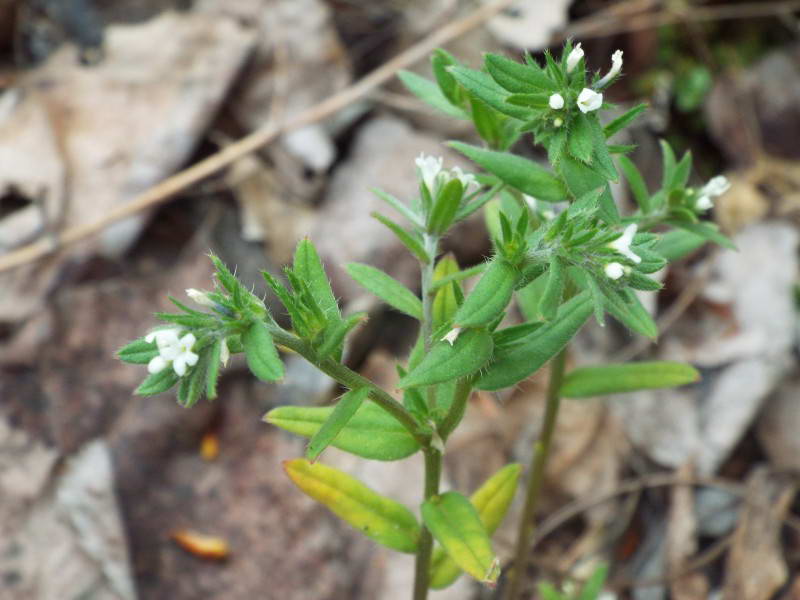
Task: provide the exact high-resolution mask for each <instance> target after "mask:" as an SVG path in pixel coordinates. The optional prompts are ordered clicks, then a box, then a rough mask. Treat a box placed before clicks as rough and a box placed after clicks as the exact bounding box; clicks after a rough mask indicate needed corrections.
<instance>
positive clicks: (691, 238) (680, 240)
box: [654, 229, 706, 262]
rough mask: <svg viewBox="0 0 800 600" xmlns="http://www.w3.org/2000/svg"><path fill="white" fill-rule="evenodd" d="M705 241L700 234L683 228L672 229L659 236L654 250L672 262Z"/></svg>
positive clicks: (689, 252)
mask: <svg viewBox="0 0 800 600" xmlns="http://www.w3.org/2000/svg"><path fill="white" fill-rule="evenodd" d="M705 243H706V238H705V237H703V236H702V235H699V234H696V233H692V232H691V231H686V230H683V229H673V230H672V231H668V232H667V233H665V234H664V235H663V236H661V239H660V240H659V241H658V244H656V246H655V248H654V250H655V251H656V252H657V253H658V254H660V255H661V256H663V257H664V258H666V259H667V261H669V262H672V261H675V260H678V259H680V258H683V257H684V256H687V255H688V254H691V253H692V252H694V251H695V250H697V249H698V248H699V247H700V246H702V245H703V244H705Z"/></svg>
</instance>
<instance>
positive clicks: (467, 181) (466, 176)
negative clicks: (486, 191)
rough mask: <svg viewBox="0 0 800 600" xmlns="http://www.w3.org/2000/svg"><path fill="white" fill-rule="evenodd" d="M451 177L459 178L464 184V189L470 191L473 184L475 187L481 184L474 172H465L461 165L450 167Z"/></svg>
mask: <svg viewBox="0 0 800 600" xmlns="http://www.w3.org/2000/svg"><path fill="white" fill-rule="evenodd" d="M450 177H451V178H452V179H458V180H459V181H460V182H461V185H462V186H464V191H468V190H469V186H471V185H474V186H475V187H478V185H480V184H479V183H478V181H477V180H476V179H475V175H473V174H472V173H464V171H462V170H461V167H453V168H452V169H450Z"/></svg>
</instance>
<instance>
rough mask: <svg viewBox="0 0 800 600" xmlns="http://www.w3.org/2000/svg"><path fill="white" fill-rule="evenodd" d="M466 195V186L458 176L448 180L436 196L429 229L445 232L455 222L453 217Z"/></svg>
mask: <svg viewBox="0 0 800 600" xmlns="http://www.w3.org/2000/svg"><path fill="white" fill-rule="evenodd" d="M463 195H464V186H463V185H462V184H461V181H460V180H459V179H457V178H453V179H451V180H450V181H448V182H447V183H446V184H445V186H444V187H443V188H442V189H441V191H440V192H439V193H438V194H437V196H436V202H434V204H433V210H432V211H431V214H430V218H429V219H428V230H429V231H431V232H433V233H438V234H441V233H444V232H445V231H447V229H448V228H449V227H450V225H452V224H453V219H454V218H455V216H456V213H457V212H458V206H459V204H460V203H461V197H462V196H463Z"/></svg>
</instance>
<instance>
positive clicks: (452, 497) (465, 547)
mask: <svg viewBox="0 0 800 600" xmlns="http://www.w3.org/2000/svg"><path fill="white" fill-rule="evenodd" d="M422 520H423V521H424V522H425V526H426V527H427V528H428V530H429V531H430V532H431V535H433V537H434V538H435V539H436V541H437V542H439V543H440V544H441V545H442V547H443V548H444V549H445V551H446V552H447V554H448V555H449V556H450V558H452V559H453V562H455V563H456V564H457V565H458V566H459V567H460V568H461V569H463V570H464V571H466V572H467V573H469V574H470V575H471V576H472V577H474V578H475V579H477V580H478V581H480V582H482V583H485V584H487V585H494V583H495V582H496V581H497V578H498V576H499V575H500V564H499V560H498V559H497V556H495V553H494V551H493V550H492V542H491V540H490V539H489V535H488V534H487V533H486V528H485V527H484V525H483V523H482V522H481V518H480V515H478V511H477V510H476V509H475V507H474V506H473V505H472V503H470V501H469V500H467V499H466V498H465V497H464V496H462V495H461V494H459V493H458V492H445V493H444V494H442V495H440V496H433V497H432V498H430V499H428V500H426V501H425V502H423V503H422Z"/></svg>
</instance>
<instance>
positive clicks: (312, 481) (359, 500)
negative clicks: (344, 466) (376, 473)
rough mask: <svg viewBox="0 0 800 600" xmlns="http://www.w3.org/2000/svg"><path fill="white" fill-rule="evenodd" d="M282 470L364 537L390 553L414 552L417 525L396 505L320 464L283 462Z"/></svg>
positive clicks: (296, 459) (411, 516) (417, 537)
mask: <svg viewBox="0 0 800 600" xmlns="http://www.w3.org/2000/svg"><path fill="white" fill-rule="evenodd" d="M283 467H284V469H285V470H286V474H287V475H289V478H290V479H291V480H292V481H293V482H294V483H295V485H297V487H299V488H300V489H301V490H303V492H305V493H306V494H308V495H309V496H311V497H312V498H314V500H316V501H317V502H320V503H321V504H324V505H325V506H327V507H328V508H329V509H330V510H331V512H333V513H334V514H335V515H336V516H337V517H339V518H340V519H342V520H343V521H345V522H347V523H349V524H350V525H352V526H353V527H355V528H356V529H358V530H359V531H361V532H362V533H363V534H364V535H366V536H367V537H369V538H372V539H373V540H375V541H376V542H378V543H379V544H382V545H384V546H386V547H388V548H392V549H393V550H399V551H400V552H409V553H413V552H416V550H417V544H418V543H419V536H420V526H419V523H418V522H417V519H416V518H415V517H414V515H413V514H412V513H411V511H410V510H408V508H406V507H405V506H403V505H402V504H400V503H399V502H396V501H394V500H392V499H391V498H386V497H385V496H381V495H380V494H378V493H377V492H376V491H375V490H373V489H371V488H369V487H367V486H366V485H364V484H363V483H361V482H360V481H359V480H358V479H356V478H355V477H351V476H350V475H348V474H347V473H344V472H342V471H340V470H338V469H334V468H333V467H329V466H327V465H323V464H321V463H313V464H312V463H310V462H308V461H307V460H306V459H304V458H295V459H294V460H287V461H285V462H284V463H283Z"/></svg>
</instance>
